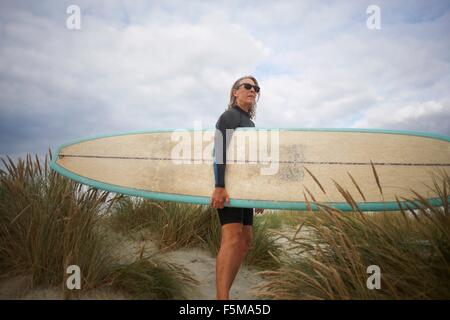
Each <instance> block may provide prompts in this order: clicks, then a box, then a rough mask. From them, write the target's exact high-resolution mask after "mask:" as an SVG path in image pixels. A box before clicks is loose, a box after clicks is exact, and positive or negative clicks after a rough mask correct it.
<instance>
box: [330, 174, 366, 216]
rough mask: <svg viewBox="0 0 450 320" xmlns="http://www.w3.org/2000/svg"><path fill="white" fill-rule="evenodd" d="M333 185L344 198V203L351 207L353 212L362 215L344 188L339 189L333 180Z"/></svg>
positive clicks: (338, 185)
mask: <svg viewBox="0 0 450 320" xmlns="http://www.w3.org/2000/svg"><path fill="white" fill-rule="evenodd" d="M333 182H334V185H335V186H336V189H338V191H339V193H340V194H341V195H342V196H343V197H344V199H345V201H347V203H348V204H349V205H350V206H351V207H352V209H353V211H357V212H359V213H361V214H362V212H361V210H360V209H359V208H358V205H357V204H356V202H355V200H354V199H353V197H352V196H351V195H350V193H348V192H347V191H346V190H344V188H342V187H341V185H340V184H339V183H337V182H336V181H335V180H333Z"/></svg>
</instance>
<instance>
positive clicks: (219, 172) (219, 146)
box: [214, 110, 240, 188]
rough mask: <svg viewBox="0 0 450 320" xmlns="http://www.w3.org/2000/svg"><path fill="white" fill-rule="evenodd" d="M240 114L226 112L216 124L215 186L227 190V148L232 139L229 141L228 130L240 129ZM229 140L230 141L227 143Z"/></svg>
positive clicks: (231, 111) (230, 111)
mask: <svg viewBox="0 0 450 320" xmlns="http://www.w3.org/2000/svg"><path fill="white" fill-rule="evenodd" d="M239 123H240V115H239V112H237V113H236V112H235V111H233V110H228V111H225V112H224V113H223V114H222V115H221V116H220V118H219V120H218V121H217V123H216V132H215V135H214V176H215V186H216V188H217V187H222V188H225V166H226V162H227V147H228V143H229V141H230V139H231V134H230V137H228V139H227V129H228V132H229V133H231V132H232V131H231V132H230V130H229V129H233V130H234V129H236V128H237V127H239ZM227 140H228V141H227Z"/></svg>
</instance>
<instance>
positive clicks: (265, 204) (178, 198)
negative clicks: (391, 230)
mask: <svg viewBox="0 0 450 320" xmlns="http://www.w3.org/2000/svg"><path fill="white" fill-rule="evenodd" d="M175 130H177V131H180V130H182V131H188V132H192V131H214V130H215V129H191V128H189V129H185V128H181V129H153V130H145V131H132V132H122V133H116V134H107V135H97V136H93V137H89V138H83V139H79V140H75V141H72V142H69V143H66V144H63V145H61V146H59V147H58V148H57V151H56V155H55V156H54V157H53V159H52V161H51V163H50V168H51V169H53V170H54V171H56V172H58V173H59V174H61V175H63V176H65V177H67V178H69V179H71V180H74V181H76V182H79V183H81V184H84V185H87V186H90V187H92V188H96V189H100V190H105V191H109V192H113V193H118V194H123V195H128V196H135V197H142V198H146V199H152V200H162V201H174V202H182V203H192V204H199V205H209V204H210V200H211V199H210V197H203V196H190V195H182V194H173V193H161V192H151V191H147V190H140V189H133V188H125V187H121V186H118V185H113V184H106V183H103V182H100V181H96V180H93V179H90V178H87V177H83V176H80V175H78V174H75V173H73V172H71V171H69V170H67V169H65V168H63V167H61V166H60V165H58V164H57V163H56V159H57V158H58V156H59V154H60V151H61V149H63V148H65V147H68V146H70V145H73V144H77V143H81V142H86V141H91V140H96V139H100V138H110V137H117V136H124V135H136V134H148V133H161V132H173V131H175ZM237 130H279V131H316V132H361V133H385V134H401V135H409V136H418V137H426V138H432V139H437V140H443V141H447V142H450V137H449V136H445V135H441V134H436V133H424V132H416V131H400V130H385V129H359V128H356V129H354V128H260V127H258V128H238V129H237ZM212 190H213V186H212V187H211V193H212ZM447 201H448V202H450V196H449V197H448V199H447ZM427 202H428V203H429V204H430V205H431V206H435V207H439V206H442V205H443V202H442V200H441V199H440V198H430V199H427ZM309 205H310V207H311V209H312V210H318V209H319V208H318V206H321V205H323V206H328V207H333V208H336V209H338V210H341V211H353V210H354V209H353V208H352V206H351V205H350V204H348V203H346V202H345V203H344V202H320V203H317V204H315V203H313V202H311V203H310V204H309ZM356 205H357V206H358V208H359V209H360V210H361V211H398V210H400V207H401V208H402V209H408V208H411V209H417V208H420V207H421V206H422V205H421V204H420V202H419V201H416V200H414V199H411V200H403V201H399V202H395V201H390V202H381V201H380V202H357V203H356ZM227 206H230V207H242V208H266V209H276V210H300V211H304V210H308V204H307V203H306V202H302V201H298V202H296V201H295V202H294V201H263V200H240V199H232V198H230V204H229V205H227Z"/></svg>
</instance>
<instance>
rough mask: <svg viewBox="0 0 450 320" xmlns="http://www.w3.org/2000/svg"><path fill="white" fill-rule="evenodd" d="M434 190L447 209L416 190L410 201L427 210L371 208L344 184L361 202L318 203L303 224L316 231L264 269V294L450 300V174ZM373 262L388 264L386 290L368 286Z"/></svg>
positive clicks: (350, 199)
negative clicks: (363, 207)
mask: <svg viewBox="0 0 450 320" xmlns="http://www.w3.org/2000/svg"><path fill="white" fill-rule="evenodd" d="M374 174H375V175H376V171H375V170H374ZM338 187H340V186H338ZM379 189H380V192H382V188H381V186H379ZM433 189H434V192H435V194H436V197H439V198H440V199H441V201H442V203H443V206H442V207H433V206H431V205H430V204H429V203H428V202H427V200H425V199H424V198H423V197H422V196H420V195H419V194H417V193H415V197H414V199H409V206H410V207H411V204H412V203H413V201H414V202H415V203H416V204H419V205H420V209H417V210H413V209H412V207H411V208H405V209H402V210H401V211H399V212H396V213H395V212H384V213H373V214H367V213H363V212H361V211H359V210H358V208H357V206H356V204H355V201H354V200H353V197H352V196H351V194H350V193H348V192H347V191H346V190H344V189H343V188H340V190H341V193H342V194H343V196H344V197H345V198H346V199H347V202H348V203H349V204H350V205H353V206H354V210H353V212H350V213H346V212H340V211H339V210H336V209H333V208H329V207H327V206H323V205H321V204H319V203H316V204H317V205H318V206H319V212H317V213H314V219H307V220H305V222H304V224H302V225H301V226H300V228H308V230H309V231H310V236H309V237H308V238H305V237H302V236H301V232H299V233H298V234H299V236H297V237H296V238H294V239H292V240H291V241H292V245H294V246H295V247H296V249H297V251H296V252H297V254H295V255H293V256H290V257H288V258H287V259H285V260H283V265H282V266H281V267H280V268H279V269H277V270H272V271H266V272H263V273H261V275H262V276H263V277H264V278H265V283H264V284H263V285H261V286H260V287H259V288H258V295H259V296H260V297H262V298H268V299H449V298H450V214H449V205H448V196H449V193H448V190H449V189H450V179H449V177H448V175H445V176H443V177H442V178H441V179H440V180H435V183H434V186H433ZM402 200H408V199H402ZM372 265H376V266H378V267H379V268H380V272H381V288H380V289H369V288H368V286H367V281H368V280H369V282H370V279H368V278H369V277H370V276H371V275H372V273H371V272H370V273H368V269H367V268H368V267H369V266H372Z"/></svg>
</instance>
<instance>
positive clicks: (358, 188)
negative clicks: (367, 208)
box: [347, 172, 367, 202]
mask: <svg viewBox="0 0 450 320" xmlns="http://www.w3.org/2000/svg"><path fill="white" fill-rule="evenodd" d="M347 174H348V176H349V177H350V179H351V180H352V182H353V184H354V185H355V187H356V189H357V190H358V192H359V194H360V195H361V197H362V198H363V200H364V202H366V201H367V200H366V197H365V196H364V193H363V192H362V191H361V189H360V187H359V185H358V184H357V183H356V181H355V179H354V178H353V176H352V175H351V174H350V172H347Z"/></svg>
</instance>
